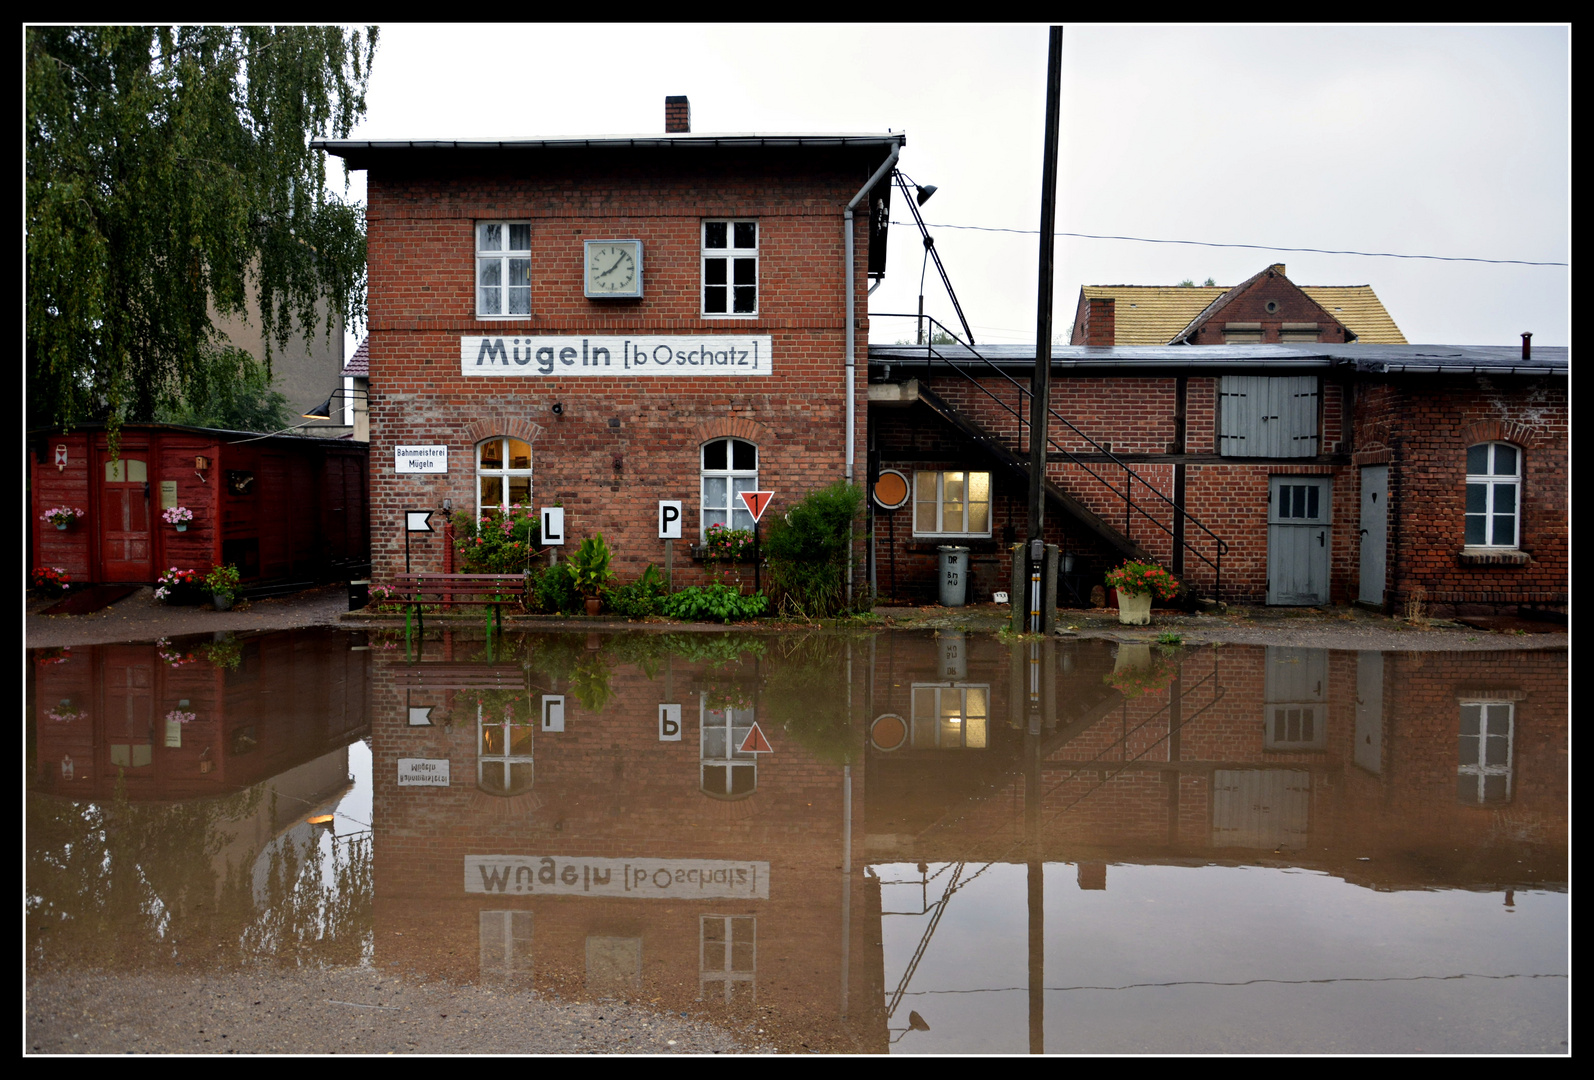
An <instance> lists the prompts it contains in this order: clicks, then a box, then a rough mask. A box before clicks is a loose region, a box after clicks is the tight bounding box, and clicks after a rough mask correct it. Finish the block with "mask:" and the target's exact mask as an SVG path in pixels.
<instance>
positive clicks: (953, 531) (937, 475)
mask: <svg viewBox="0 0 1594 1080" xmlns="http://www.w3.org/2000/svg"><path fill="white" fill-rule="evenodd" d="M949 476H961V477H963V485H964V488H963V491H964V498H963V510H962V515H963V516H962V520H961V521H953V522H949V521H947V520H946V478H947V477H949ZM974 476H983V477H985V503H984V505H985V530H984V531H983V532H981V531H977V530H971V529H970V528H969V518H970V513H969V507H970V506H972V505H975V504H974V503H973V502H972V501H971V500H970V499H969V498H968V489H969V487H970V486H971V485H970V481H969V478H970V477H974ZM926 477H930V478H933V482H934V484H935V492H934V496H933V498H925V497H923V496H924V494H926V493H925V492H924V487H923V485H924V484H925V483H926V482H927V481H926ZM991 479H992V474H990V473H988V472H983V471H977V470H969V469H942V470H932V469H916V470H914V473H913V535H914V536H970V537H989V536H990V535H991V524H992V522H991V518H992V511H993V509H994V500H993V499H992V498H991V496H992V495H993V494H994V491H993V490H992V484H991ZM931 502H933V503H934V504H935V524H936V527H935V528H934V529H933V530H930V529H921V528H919V505H920V504H921V503H931ZM948 525H952V526H954V527H953V528H948V527H947V526H948ZM955 526H962V527H961V528H957V527H955Z"/></svg>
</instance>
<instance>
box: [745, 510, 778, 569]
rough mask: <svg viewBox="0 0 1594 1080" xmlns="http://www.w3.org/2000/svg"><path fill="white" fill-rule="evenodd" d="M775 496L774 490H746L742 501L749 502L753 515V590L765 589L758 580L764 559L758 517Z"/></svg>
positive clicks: (750, 511) (761, 515)
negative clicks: (759, 546)
mask: <svg viewBox="0 0 1594 1080" xmlns="http://www.w3.org/2000/svg"><path fill="white" fill-rule="evenodd" d="M774 497H775V493H774V492H773V491H744V492H742V502H744V503H746V504H747V512H748V513H749V514H752V515H753V591H754V592H761V591H763V586H762V585H761V584H760V582H759V580H758V572H759V569H760V566H759V563H760V562H761V561H762V560H761V559H760V558H759V554H758V519H759V518H761V517H763V516H764V511H765V510H766V509H768V508H769V500H771V499H773V498H774Z"/></svg>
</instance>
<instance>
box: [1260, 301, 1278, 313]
mask: <svg viewBox="0 0 1594 1080" xmlns="http://www.w3.org/2000/svg"><path fill="white" fill-rule="evenodd" d="M1263 306H1264V307H1266V308H1267V313H1268V314H1269V315H1277V314H1278V312H1279V302H1278V301H1277V300H1269V301H1268V302H1267V303H1266V304H1265V305H1263Z"/></svg>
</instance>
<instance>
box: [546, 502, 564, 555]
mask: <svg viewBox="0 0 1594 1080" xmlns="http://www.w3.org/2000/svg"><path fill="white" fill-rule="evenodd" d="M564 542H565V511H564V507H562V506H545V507H543V508H542V546H543V547H563V546H564Z"/></svg>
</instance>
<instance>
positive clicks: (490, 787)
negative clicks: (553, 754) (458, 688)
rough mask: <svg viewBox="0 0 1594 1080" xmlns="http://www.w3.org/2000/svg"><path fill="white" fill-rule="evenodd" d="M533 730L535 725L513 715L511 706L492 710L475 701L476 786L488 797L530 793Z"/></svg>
mask: <svg viewBox="0 0 1594 1080" xmlns="http://www.w3.org/2000/svg"><path fill="white" fill-rule="evenodd" d="M522 710H524V706H522ZM536 730H537V725H536V723H535V722H534V721H532V720H530V719H528V718H527V717H525V716H517V715H516V710H515V708H514V707H513V705H508V704H506V705H505V706H503V708H502V709H494V708H492V707H490V706H488V705H485V704H483V703H481V702H477V704H476V786H477V787H479V788H481V789H482V790H483V791H485V792H487V793H488V794H490V795H519V794H520V793H522V792H525V791H530V790H531V786H532V783H533V781H534V779H535V774H536V763H535V761H534V759H533V754H532V743H533V736H534V733H535V732H536Z"/></svg>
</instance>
